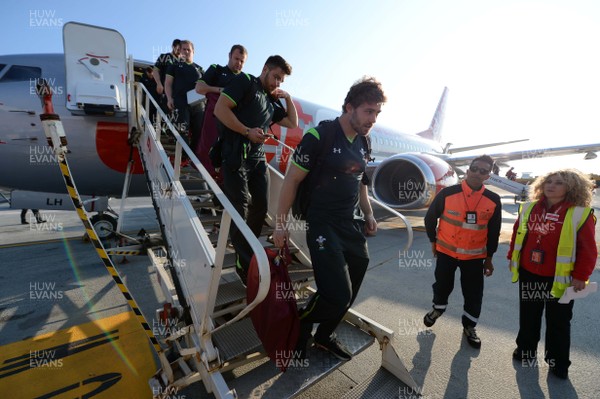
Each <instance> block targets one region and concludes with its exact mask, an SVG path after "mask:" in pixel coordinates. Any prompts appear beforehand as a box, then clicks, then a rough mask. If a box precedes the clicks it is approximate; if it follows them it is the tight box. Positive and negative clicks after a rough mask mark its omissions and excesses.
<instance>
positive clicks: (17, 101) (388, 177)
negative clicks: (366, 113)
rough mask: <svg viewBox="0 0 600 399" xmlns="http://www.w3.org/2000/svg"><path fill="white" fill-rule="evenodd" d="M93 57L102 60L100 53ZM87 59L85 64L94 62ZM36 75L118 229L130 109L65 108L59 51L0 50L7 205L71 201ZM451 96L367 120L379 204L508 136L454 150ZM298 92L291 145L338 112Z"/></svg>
mask: <svg viewBox="0 0 600 399" xmlns="http://www.w3.org/2000/svg"><path fill="white" fill-rule="evenodd" d="M86 58H89V57H86ZM99 59H100V61H104V60H102V58H101V57H99ZM79 61H80V62H82V63H83V61H81V60H79ZM88 61H89V60H86V61H85V62H88ZM100 61H98V60H96V62H100ZM104 62H106V61H104ZM149 65H152V63H150V62H144V61H136V70H142V69H143V68H145V67H147V66H149ZM85 66H86V68H87V69H90V66H88V65H85ZM41 79H45V80H46V81H47V82H48V83H49V84H50V86H51V88H52V91H53V93H54V104H55V112H56V113H57V114H58V115H59V116H60V118H61V120H62V121H63V125H64V127H65V130H66V131H67V132H68V133H69V134H68V136H69V138H68V140H69V150H70V153H69V160H70V164H71V168H72V170H73V173H74V174H75V176H74V177H75V178H76V179H77V182H78V189H79V191H80V192H81V193H82V194H83V195H84V196H89V197H88V198H99V197H102V198H105V202H102V201H97V203H96V204H97V205H98V206H97V207H96V209H94V208H93V204H94V202H93V201H92V209H91V210H93V211H99V212H100V214H99V215H96V216H95V217H96V220H95V221H94V220H92V222H93V223H95V222H98V221H100V222H101V221H104V222H105V223H106V222H108V223H110V224H112V227H113V230H114V227H116V221H115V220H114V219H113V218H112V217H111V216H107V215H106V214H105V213H104V214H103V211H105V209H106V203H107V198H108V197H121V195H122V194H123V184H124V179H125V172H126V168H127V163H128V161H129V159H130V156H131V157H133V159H134V160H135V162H134V167H133V171H132V178H131V182H130V186H129V190H128V195H129V196H148V195H149V191H148V186H147V183H146V179H145V176H144V171H143V168H142V164H141V161H140V158H139V155H138V153H137V150H136V149H135V148H134V149H133V150H132V148H131V147H130V145H129V144H128V135H129V125H128V119H127V115H126V113H125V114H123V113H120V114H119V113H115V114H114V115H106V112H102V110H100V112H95V111H97V110H84V111H82V112H73V110H72V109H71V110H69V109H67V102H69V101H71V102H72V99H71V96H72V95H73V93H69V92H68V91H67V82H66V75H65V56H64V55H63V54H29V55H3V56H0V120H1V121H2V124H1V125H0V170H2V171H3V173H1V174H0V187H5V188H9V189H11V190H13V191H12V195H11V197H12V202H11V207H12V208H22V209H23V208H29V209H31V208H34V209H51V210H57V209H72V208H71V207H70V204H69V203H68V202H69V201H68V199H65V198H66V197H64V195H65V193H66V190H65V185H64V182H63V180H62V176H61V173H60V171H59V168H58V167H56V165H57V164H56V158H55V156H54V154H53V153H52V150H51V148H50V147H49V146H48V145H46V138H45V136H44V131H43V129H42V126H41V123H40V120H39V114H40V113H41V111H42V107H41V105H40V99H39V97H38V96H37V94H36V89H35V88H36V84H37V83H38V82H39V81H40V80H41ZM447 95H448V89H447V88H444V90H443V93H442V96H441V98H440V100H439V103H438V105H437V108H436V110H435V113H434V116H433V119H432V120H431V123H430V125H429V127H428V129H426V130H425V131H423V132H420V133H417V134H407V133H402V132H399V131H397V130H396V129H393V128H389V127H385V126H382V125H380V124H376V125H375V126H374V127H373V129H372V131H371V134H370V135H371V143H372V150H373V152H372V156H373V157H374V158H375V161H373V162H371V163H370V164H369V165H368V174H369V175H370V176H371V189H372V193H373V195H374V197H375V198H377V199H378V200H379V201H380V202H382V203H384V204H385V205H388V206H390V207H392V208H395V209H401V210H411V209H421V208H425V207H427V206H428V205H429V204H430V203H431V201H432V200H433V197H434V196H435V194H436V193H437V192H439V191H440V190H441V189H442V188H444V187H447V186H449V185H453V184H456V182H457V181H458V176H457V168H459V167H460V166H461V165H468V164H469V162H470V161H471V160H472V159H473V158H475V156H474V155H469V156H457V155H455V154H456V153H459V152H462V151H467V150H473V149H477V148H485V147H489V146H496V145H501V144H508V143H511V142H514V141H508V142H497V143H489V144H482V145H476V146H470V147H463V148H454V149H452V148H451V147H450V144H446V145H443V144H442V134H441V128H442V124H443V117H444V108H445V103H446V99H447ZM294 101H295V105H296V108H297V111H298V120H299V126H298V127H297V128H295V129H286V128H281V127H279V126H278V125H273V127H272V133H273V134H274V136H275V137H277V138H278V139H279V141H281V142H283V143H284V144H285V145H286V146H289V147H291V148H294V147H295V146H296V145H297V144H298V143H299V142H300V139H301V138H302V135H303V133H304V132H305V131H306V130H307V129H308V128H310V127H313V126H316V125H317V124H318V123H319V122H320V121H322V120H326V119H333V118H335V117H337V116H338V115H339V114H340V112H339V111H335V110H332V109H329V108H325V107H322V106H319V105H317V104H314V103H312V102H308V101H304V100H300V99H295V100H294ZM517 141H521V140H517ZM265 146H266V148H265V151H266V154H267V161H268V162H269V163H270V164H271V165H272V166H273V167H275V168H276V169H277V170H279V171H280V172H282V173H285V168H286V165H287V161H288V159H289V156H290V154H291V150H290V149H289V148H286V147H285V146H283V145H281V144H279V143H278V142H277V141H275V140H272V139H270V140H268V141H267V142H266V143H265ZM599 150H600V143H598V144H584V145H581V146H571V147H560V148H545V149H539V150H524V151H515V152H510V153H496V154H493V153H490V154H489V155H491V156H492V157H493V158H494V159H496V160H497V161H501V162H506V161H509V160H518V159H526V158H530V157H531V154H532V153H536V154H543V155H544V156H548V155H565V154H574V153H584V154H585V157H586V159H591V158H593V157H595V156H596V154H595V152H596V151H599ZM458 170H459V171H460V169H458ZM491 183H492V184H494V182H491ZM61 195H63V197H61ZM88 210H90V209H89V208H88Z"/></svg>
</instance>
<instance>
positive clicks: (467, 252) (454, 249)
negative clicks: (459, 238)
mask: <svg viewBox="0 0 600 399" xmlns="http://www.w3.org/2000/svg"><path fill="white" fill-rule="evenodd" d="M436 244H438V245H440V246H441V247H444V248H446V249H448V250H450V251H452V252H454V253H456V254H461V255H485V254H487V247H481V248H473V249H464V248H457V247H456V246H454V245H451V244H448V243H447V242H445V241H442V240H439V239H438V240H437V241H436Z"/></svg>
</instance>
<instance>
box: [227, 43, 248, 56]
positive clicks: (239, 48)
mask: <svg viewBox="0 0 600 399" xmlns="http://www.w3.org/2000/svg"><path fill="white" fill-rule="evenodd" d="M235 50H237V51H239V52H240V53H242V54H243V55H248V50H246V47H244V46H242V45H241V44H234V45H233V46H231V50H230V51H229V55H231V54H233V52H234V51H235Z"/></svg>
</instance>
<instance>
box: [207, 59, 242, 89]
mask: <svg viewBox="0 0 600 399" xmlns="http://www.w3.org/2000/svg"><path fill="white" fill-rule="evenodd" d="M237 75H239V74H235V73H233V72H232V71H231V69H229V67H227V66H221V65H217V64H212V65H211V66H209V67H208V69H207V70H206V72H205V73H204V74H203V75H202V77H201V78H200V80H199V82H204V83H206V84H207V85H209V86H215V87H225V86H227V85H228V84H229V82H231V80H232V79H233V78H234V77H235V76H237Z"/></svg>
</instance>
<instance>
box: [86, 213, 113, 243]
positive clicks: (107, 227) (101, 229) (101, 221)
mask: <svg viewBox="0 0 600 399" xmlns="http://www.w3.org/2000/svg"><path fill="white" fill-rule="evenodd" d="M90 222H91V223H92V226H94V230H96V234H97V235H98V238H99V239H101V240H103V239H108V238H112V237H114V236H115V233H114V232H115V230H116V229H117V219H116V218H114V217H112V216H110V215H107V214H106V213H99V214H97V215H94V216H92V217H91V218H90Z"/></svg>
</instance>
